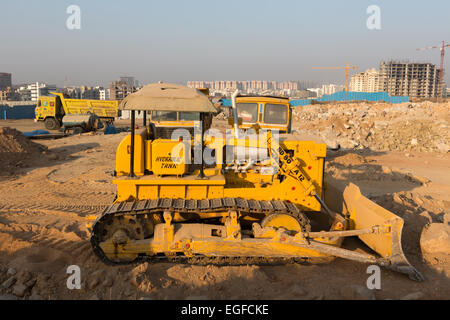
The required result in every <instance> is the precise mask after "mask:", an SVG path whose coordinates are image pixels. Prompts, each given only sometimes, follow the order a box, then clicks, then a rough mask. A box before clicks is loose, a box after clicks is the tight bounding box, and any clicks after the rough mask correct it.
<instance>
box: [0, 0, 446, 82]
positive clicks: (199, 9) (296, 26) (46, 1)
mask: <svg viewBox="0 0 450 320" xmlns="http://www.w3.org/2000/svg"><path fill="white" fill-rule="evenodd" d="M0 1H1V3H0V72H2V71H4V72H11V73H12V74H13V82H14V83H22V82H32V81H43V82H47V83H51V84H57V85H60V86H63V85H81V84H90V85H97V84H98V85H107V84H108V83H109V82H110V81H111V80H114V79H116V78H118V77H119V76H121V75H131V76H135V77H136V79H138V80H140V81H141V82H142V83H148V82H154V81H158V80H163V81H166V82H171V81H172V82H183V81H186V80H214V79H215V80H227V79H230V80H231V79H235V80H251V79H261V80H313V81H329V82H336V83H343V82H344V71H339V70H338V71H334V70H323V71H322V70H311V67H313V66H343V65H345V62H346V61H349V62H350V63H351V64H353V65H357V66H358V67H359V70H360V71H364V70H366V69H367V68H371V67H377V68H378V66H379V62H380V61H381V60H383V59H401V60H404V59H409V60H411V61H419V62H432V63H436V64H439V63H440V53H439V50H436V49H435V50H430V51H416V48H420V47H425V46H430V45H438V44H439V43H440V42H441V41H442V40H447V41H449V42H450V19H449V15H450V1H448V0H428V1H422V0H409V1H407V0H389V1H387V0H386V1H383V0H369V1H366V0H345V1H344V0H340V1H338V0H328V1H319V0H316V1H300V0H278V1H268V0H258V1H253V0H247V1H246V0H224V1H216V0H191V1H186V0H185V1H182V0H179V1H175V0H173V1H163V0H159V1H152V0H150V1H149V0H145V1H144V0H142V1H138V0H134V1H133V0H128V1H124V0H121V1H115V0H91V1H87V0H70V1H65V0H39V1H30V0H0ZM71 4H75V5H78V6H80V8H81V30H68V29H67V28H66V20H67V18H68V17H69V15H68V14H67V13H66V9H67V7H68V6H69V5H71ZM369 5H378V6H379V7H380V8H381V30H369V29H368V28H367V27H366V20H367V18H368V16H369V15H368V14H367V13H366V9H367V7H368V6H369ZM446 60H447V62H446V64H445V66H446V68H447V69H448V70H450V48H449V50H448V56H447V59H446ZM446 80H447V83H450V71H449V72H447V75H446Z"/></svg>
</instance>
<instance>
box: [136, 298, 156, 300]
mask: <svg viewBox="0 0 450 320" xmlns="http://www.w3.org/2000/svg"><path fill="white" fill-rule="evenodd" d="M139 300H154V299H153V298H149V297H141V298H139Z"/></svg>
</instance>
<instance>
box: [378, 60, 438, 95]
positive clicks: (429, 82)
mask: <svg viewBox="0 0 450 320" xmlns="http://www.w3.org/2000/svg"><path fill="white" fill-rule="evenodd" d="M440 72H441V70H439V69H438V68H437V67H436V65H434V64H432V63H408V62H397V61H388V62H385V61H382V62H381V63H380V74H383V75H384V76H385V77H386V91H387V92H388V93H389V95H390V96H409V97H410V98H431V97H437V96H441V95H442V93H441V94H438V91H439V73H440ZM443 87H444V86H443Z"/></svg>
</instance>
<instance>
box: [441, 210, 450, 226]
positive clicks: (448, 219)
mask: <svg viewBox="0 0 450 320" xmlns="http://www.w3.org/2000/svg"><path fill="white" fill-rule="evenodd" d="M442 220H443V221H444V223H445V224H449V223H450V213H448V212H447V213H444V216H443V217H442Z"/></svg>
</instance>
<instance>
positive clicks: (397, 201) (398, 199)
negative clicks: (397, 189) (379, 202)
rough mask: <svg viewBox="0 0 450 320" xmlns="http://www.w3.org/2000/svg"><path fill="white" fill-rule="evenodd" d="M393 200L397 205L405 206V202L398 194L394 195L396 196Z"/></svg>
mask: <svg viewBox="0 0 450 320" xmlns="http://www.w3.org/2000/svg"><path fill="white" fill-rule="evenodd" d="M392 198H393V199H394V202H395V203H398V204H401V205H403V200H402V198H400V196H399V195H398V194H397V193H394V196H393V197H392Z"/></svg>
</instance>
